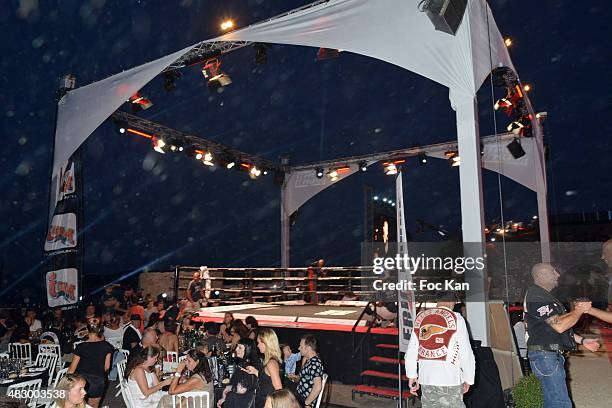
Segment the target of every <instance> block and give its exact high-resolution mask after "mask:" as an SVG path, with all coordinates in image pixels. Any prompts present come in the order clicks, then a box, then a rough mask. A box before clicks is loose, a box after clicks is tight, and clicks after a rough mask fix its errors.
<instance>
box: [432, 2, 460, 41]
mask: <svg viewBox="0 0 612 408" xmlns="http://www.w3.org/2000/svg"><path fill="white" fill-rule="evenodd" d="M466 5H467V0H425V3H423V5H422V11H424V12H425V14H427V17H429V19H430V20H431V22H432V23H433V25H434V27H435V28H436V30H438V31H444V32H445V33H448V34H452V35H455V34H456V33H457V30H458V29H459V26H460V25H461V21H462V20H463V14H465V7H466Z"/></svg>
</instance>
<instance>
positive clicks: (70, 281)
mask: <svg viewBox="0 0 612 408" xmlns="http://www.w3.org/2000/svg"><path fill="white" fill-rule="evenodd" d="M50 189H51V190H50V196H51V197H50V198H51V199H50V201H49V220H50V221H49V224H48V228H47V234H46V236H45V244H44V250H45V256H47V257H49V258H50V259H49V262H48V265H49V266H48V269H47V273H46V276H45V287H46V293H47V303H48V304H49V307H56V306H66V305H72V304H75V303H77V302H78V300H79V296H80V292H79V291H80V285H79V282H80V271H81V270H82V266H81V265H82V259H83V256H82V255H83V254H82V253H83V242H82V237H81V236H80V231H81V230H82V228H83V222H82V220H83V205H82V203H83V186H82V168H81V158H80V152H79V151H77V152H76V153H75V154H74V155H73V156H72V157H71V158H70V159H69V160H68V161H67V162H66V163H64V164H63V165H62V166H60V168H59V172H58V174H56V175H55V177H53V178H52V180H51V186H50Z"/></svg>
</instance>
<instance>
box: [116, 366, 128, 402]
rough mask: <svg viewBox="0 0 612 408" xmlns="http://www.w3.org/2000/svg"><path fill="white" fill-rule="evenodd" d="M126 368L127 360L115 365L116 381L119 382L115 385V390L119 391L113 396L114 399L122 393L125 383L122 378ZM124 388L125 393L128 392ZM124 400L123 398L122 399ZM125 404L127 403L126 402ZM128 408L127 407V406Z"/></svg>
mask: <svg viewBox="0 0 612 408" xmlns="http://www.w3.org/2000/svg"><path fill="white" fill-rule="evenodd" d="M126 366H127V360H121V361H120V362H118V363H117V379H118V380H119V384H117V388H118V389H119V391H117V393H116V394H115V397H118V396H119V394H121V393H123V388H122V387H123V382H124V381H125V379H124V378H123V376H124V375H125V367H126ZM124 388H126V392H129V390H127V387H124ZM124 399H125V397H124ZM126 404H127V402H126ZM128 408H129V406H128Z"/></svg>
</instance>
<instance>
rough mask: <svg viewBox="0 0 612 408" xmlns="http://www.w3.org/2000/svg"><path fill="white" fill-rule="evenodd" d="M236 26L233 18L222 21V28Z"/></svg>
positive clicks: (229, 28) (225, 29)
mask: <svg viewBox="0 0 612 408" xmlns="http://www.w3.org/2000/svg"><path fill="white" fill-rule="evenodd" d="M232 28H234V22H233V21H232V20H225V21H224V22H222V23H221V30H223V31H229V30H231V29H232Z"/></svg>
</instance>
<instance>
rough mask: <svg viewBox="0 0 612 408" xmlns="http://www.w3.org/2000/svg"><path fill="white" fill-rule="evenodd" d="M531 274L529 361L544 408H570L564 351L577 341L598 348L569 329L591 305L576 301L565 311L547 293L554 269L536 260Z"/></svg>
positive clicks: (554, 283) (527, 306)
mask: <svg viewBox="0 0 612 408" xmlns="http://www.w3.org/2000/svg"><path fill="white" fill-rule="evenodd" d="M531 276H532V278H533V283H534V284H533V285H532V286H530V287H529V288H528V289H527V293H526V294H525V301H524V309H525V323H526V325H527V350H528V353H529V354H528V356H529V364H530V365H531V370H532V371H533V372H534V374H535V375H536V377H538V379H539V380H540V383H541V384H542V391H543V392H544V408H553V407H554V408H565V407H567V408H572V406H573V405H572V401H571V399H570V397H569V393H568V391H567V384H566V381H565V358H564V357H563V353H564V352H566V351H571V350H575V349H576V343H578V344H582V345H584V347H586V348H587V349H588V350H590V351H596V350H597V349H598V348H599V343H598V342H597V340H595V339H585V338H583V337H581V336H579V335H577V334H574V333H573V332H572V327H573V326H574V325H575V324H576V323H577V322H578V320H579V319H580V317H581V316H582V315H583V314H584V313H586V312H588V311H589V309H590V308H591V302H576V303H575V307H574V310H572V311H571V312H569V313H568V312H567V311H566V310H565V308H564V307H563V304H562V303H561V301H559V300H558V299H557V298H555V297H554V296H553V295H552V294H551V293H550V292H551V291H552V290H553V289H554V288H556V287H557V285H558V282H559V273H558V272H557V271H556V270H555V268H554V267H553V266H552V265H550V264H548V263H538V264H535V265H534V266H533V268H532V269H531Z"/></svg>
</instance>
